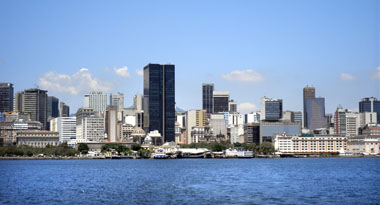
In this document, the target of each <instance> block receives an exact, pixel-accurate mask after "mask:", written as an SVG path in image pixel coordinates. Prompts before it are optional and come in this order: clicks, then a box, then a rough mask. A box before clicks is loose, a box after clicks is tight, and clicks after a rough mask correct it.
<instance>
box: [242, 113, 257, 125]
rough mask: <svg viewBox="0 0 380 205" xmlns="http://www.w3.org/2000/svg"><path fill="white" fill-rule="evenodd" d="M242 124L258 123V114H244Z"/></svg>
mask: <svg viewBox="0 0 380 205" xmlns="http://www.w3.org/2000/svg"><path fill="white" fill-rule="evenodd" d="M244 118H245V119H244V123H245V124H248V123H257V122H260V112H251V113H248V114H245V116H244Z"/></svg>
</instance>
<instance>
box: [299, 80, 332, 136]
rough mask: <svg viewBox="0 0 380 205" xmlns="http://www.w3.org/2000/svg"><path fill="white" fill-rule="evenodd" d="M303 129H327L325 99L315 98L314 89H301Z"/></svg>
mask: <svg viewBox="0 0 380 205" xmlns="http://www.w3.org/2000/svg"><path fill="white" fill-rule="evenodd" d="M303 110H304V118H303V120H304V127H305V128H307V129H310V130H314V129H318V128H327V119H326V116H325V98H321V97H319V98H316V97H315V88H313V87H305V88H304V89H303Z"/></svg>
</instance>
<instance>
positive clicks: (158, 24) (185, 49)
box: [0, 0, 380, 113]
mask: <svg viewBox="0 0 380 205" xmlns="http://www.w3.org/2000/svg"><path fill="white" fill-rule="evenodd" d="M379 13H380V2H379V1H376V0H362V1H357V0H318V1H317V0H310V1H304V0H298V1H297V0H267V1H264V0H260V1H256V0H247V1H244V0H238V1H223V0H218V1H213V0H210V1H202V0H199V1H198V0H192V1H174V0H173V1H166V0H163V1H153V0H152V1H96V0H91V1H89V0H81V1H70V0H68V1H47V0H46V1H38V0H35V1H29V0H28V1H18V0H12V1H7V0H3V1H0V30H1V31H0V82H11V83H13V84H14V88H15V92H17V91H23V90H24V89H29V88H35V87H39V88H41V89H46V90H48V95H49V96H56V97H58V98H59V99H60V100H61V101H64V102H65V103H66V104H68V105H69V106H70V109H71V113H75V112H76V110H77V109H78V108H80V107H82V106H83V94H85V93H88V92H90V91H92V90H101V91H105V92H107V93H116V92H121V93H124V95H125V106H126V107H129V106H131V105H132V104H133V96H134V95H135V94H142V92H143V76H142V69H143V67H144V66H145V65H147V64H148V63H160V64H165V63H172V64H174V65H175V67H176V79H175V80H176V85H175V86H176V87H175V89H176V103H177V106H179V107H181V108H182V109H185V110H188V109H201V108H202V83H214V85H215V90H220V91H223V90H226V91H229V92H230V96H231V99H233V100H234V101H236V102H237V103H238V111H240V112H242V113H247V112H251V111H256V110H259V109H260V98H261V97H263V96H267V97H270V98H279V99H283V106H284V107H283V110H294V111H301V110H302V106H303V105H302V103H303V101H302V89H303V87H305V86H306V85H309V86H314V87H315V88H316V95H317V97H319V96H321V97H325V103H326V105H325V107H326V113H333V112H334V111H335V110H336V108H337V106H338V105H342V106H343V107H344V108H348V109H352V110H354V111H358V104H359V101H360V100H361V99H362V98H364V97H370V96H374V97H377V98H378V99H380V52H379V50H380V40H379V39H380V14H379Z"/></svg>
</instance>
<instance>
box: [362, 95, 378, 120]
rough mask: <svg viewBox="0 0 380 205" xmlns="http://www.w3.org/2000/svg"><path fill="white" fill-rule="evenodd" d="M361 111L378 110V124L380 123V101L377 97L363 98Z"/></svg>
mask: <svg viewBox="0 0 380 205" xmlns="http://www.w3.org/2000/svg"><path fill="white" fill-rule="evenodd" d="M359 112H360V113H363V112H376V113H377V124H380V101H379V100H377V99H376V98H375V97H370V98H363V99H362V101H360V102H359Z"/></svg>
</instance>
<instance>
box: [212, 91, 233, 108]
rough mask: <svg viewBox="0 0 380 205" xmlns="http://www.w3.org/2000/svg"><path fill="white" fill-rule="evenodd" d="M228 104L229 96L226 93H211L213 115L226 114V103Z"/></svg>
mask: <svg viewBox="0 0 380 205" xmlns="http://www.w3.org/2000/svg"><path fill="white" fill-rule="evenodd" d="M229 102H230V94H229V93H228V92H227V91H214V92H213V108H214V112H213V113H218V112H228V103H229Z"/></svg>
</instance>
